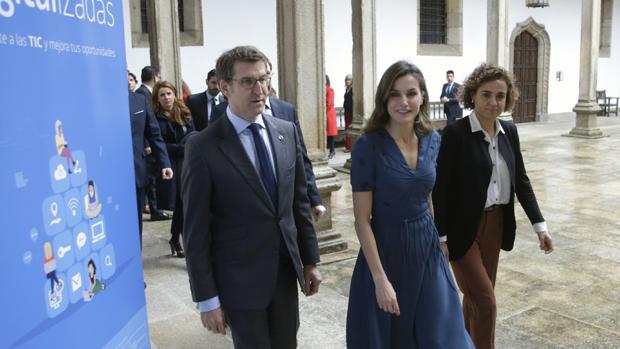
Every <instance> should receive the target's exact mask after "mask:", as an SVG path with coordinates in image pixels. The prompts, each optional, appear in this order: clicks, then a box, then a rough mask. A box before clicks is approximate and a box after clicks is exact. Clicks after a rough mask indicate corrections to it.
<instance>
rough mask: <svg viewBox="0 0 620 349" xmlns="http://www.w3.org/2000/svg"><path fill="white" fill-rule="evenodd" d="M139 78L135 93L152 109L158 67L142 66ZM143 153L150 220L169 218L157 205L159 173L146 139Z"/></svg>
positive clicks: (145, 190)
mask: <svg viewBox="0 0 620 349" xmlns="http://www.w3.org/2000/svg"><path fill="white" fill-rule="evenodd" d="M140 79H141V80H142V85H140V87H139V88H138V89H137V90H136V93H138V94H141V95H143V96H144V97H145V98H146V102H147V103H148V105H149V108H150V109H151V110H153V98H152V91H153V86H155V84H156V83H157V82H158V81H159V80H160V79H161V77H160V75H159V69H157V68H156V67H153V66H150V65H147V66H146V67H144V68H142V72H141V73H140ZM144 154H145V155H146V162H147V181H146V184H145V185H144V192H145V193H146V196H147V199H148V204H149V206H148V207H149V211H150V214H151V221H161V220H166V219H170V218H171V217H170V216H169V215H168V214H166V213H165V212H164V211H163V210H160V209H159V208H158V206H157V190H156V179H157V176H158V175H159V174H158V172H159V167H158V165H157V159H156V158H155V157H154V156H153V155H152V148H151V146H150V145H149V142H148V140H146V142H145V143H144ZM142 201H144V200H142Z"/></svg>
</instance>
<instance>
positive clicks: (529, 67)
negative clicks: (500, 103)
mask: <svg viewBox="0 0 620 349" xmlns="http://www.w3.org/2000/svg"><path fill="white" fill-rule="evenodd" d="M513 62H514V63H513V71H514V76H515V84H516V86H517V88H518V89H519V91H520V92H521V96H520V97H519V99H518V100H517V104H516V105H515V108H514V110H513V113H512V119H513V120H514V122H531V121H536V93H537V82H538V81H537V80H538V40H536V38H534V36H533V35H532V34H530V33H528V32H527V31H523V32H521V34H519V35H518V36H517V38H516V39H515V42H514V55H513Z"/></svg>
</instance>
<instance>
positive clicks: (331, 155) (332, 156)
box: [327, 152, 336, 160]
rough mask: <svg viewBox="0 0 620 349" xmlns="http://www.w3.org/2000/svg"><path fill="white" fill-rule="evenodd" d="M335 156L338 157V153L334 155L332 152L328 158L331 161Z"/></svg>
mask: <svg viewBox="0 0 620 349" xmlns="http://www.w3.org/2000/svg"><path fill="white" fill-rule="evenodd" d="M334 156H336V153H333V152H332V153H329V155H328V156H327V158H328V159H330V160H331V159H333V158H334Z"/></svg>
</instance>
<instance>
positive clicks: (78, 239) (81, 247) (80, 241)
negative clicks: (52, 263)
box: [73, 221, 90, 260]
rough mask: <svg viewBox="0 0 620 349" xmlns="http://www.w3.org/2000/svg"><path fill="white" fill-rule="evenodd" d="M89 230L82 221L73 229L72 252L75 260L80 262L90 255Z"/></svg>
mask: <svg viewBox="0 0 620 349" xmlns="http://www.w3.org/2000/svg"><path fill="white" fill-rule="evenodd" d="M89 229H90V228H89V227H88V225H87V224H86V223H84V221H82V223H80V224H78V225H77V226H76V227H75V228H73V247H74V248H73V252H74V253H75V259H77V260H82V259H84V258H86V257H87V256H88V255H89V254H90V244H89V243H88V240H89V236H90V230H89Z"/></svg>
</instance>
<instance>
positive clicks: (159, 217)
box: [151, 211, 172, 222]
mask: <svg viewBox="0 0 620 349" xmlns="http://www.w3.org/2000/svg"><path fill="white" fill-rule="evenodd" d="M168 219H172V217H170V215H168V214H167V213H166V212H163V211H159V212H156V213H152V214H151V221H153V222H155V221H165V220H168Z"/></svg>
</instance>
